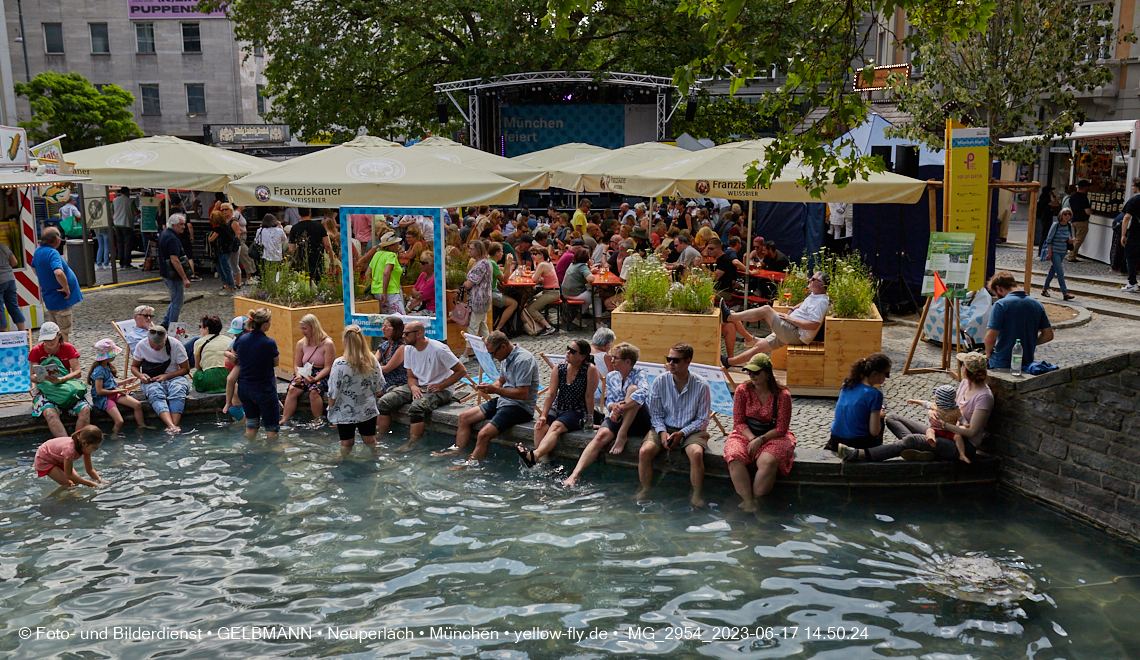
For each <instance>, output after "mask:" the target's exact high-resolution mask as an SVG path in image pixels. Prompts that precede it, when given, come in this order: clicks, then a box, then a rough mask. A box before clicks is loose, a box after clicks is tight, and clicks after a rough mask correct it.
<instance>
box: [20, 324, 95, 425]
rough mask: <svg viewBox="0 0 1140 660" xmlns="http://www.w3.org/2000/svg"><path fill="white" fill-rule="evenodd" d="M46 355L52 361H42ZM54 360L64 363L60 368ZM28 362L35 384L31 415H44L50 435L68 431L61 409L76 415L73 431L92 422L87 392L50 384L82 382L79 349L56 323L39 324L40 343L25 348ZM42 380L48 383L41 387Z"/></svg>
mask: <svg viewBox="0 0 1140 660" xmlns="http://www.w3.org/2000/svg"><path fill="white" fill-rule="evenodd" d="M49 358H54V359H53V360H51V361H52V364H51V365H44V364H43V363H44V362H47V361H48V360H49ZM55 360H59V362H60V363H61V364H62V365H63V367H62V369H61V368H60V367H59V365H56V364H55ZM28 362H30V363H31V364H32V383H34V384H35V385H36V390H35V394H34V395H33V396H32V417H43V419H44V421H45V422H47V425H48V429H49V430H50V431H51V434H52V437H54V438H62V437H64V436H66V435H67V434H68V433H67V429H66V428H65V427H64V425H63V422H62V421H60V414H61V413H67V414H69V415H74V416H75V430H76V431H79V429H81V428H83V427H84V426H87V425H88V424H90V423H91V404H90V403H88V402H87V397H86V395H83V396H78V395H77V393H76V392H72V391H69V389H70V387H72V386H65V387H64V388H58V387H52V386H59V385H64V384H65V383H68V382H70V381H79V382H80V383H82V382H83V381H82V380H81V379H82V377H83V370H82V369H81V368H80V367H79V351H77V350H75V347H74V346H72V345H71V344H69V343H67V342H66V341H64V340H63V334H62V333H61V332H60V329H59V326H58V325H57V324H55V323H53V322H51V321H47V322H46V323H44V324H43V325H42V326H40V343H38V344H36V345H35V346H33V347H32V350H31V351H29V352H28ZM37 367H41V368H37ZM41 383H45V384H48V385H47V386H46V387H42V388H41V387H40V384H41Z"/></svg>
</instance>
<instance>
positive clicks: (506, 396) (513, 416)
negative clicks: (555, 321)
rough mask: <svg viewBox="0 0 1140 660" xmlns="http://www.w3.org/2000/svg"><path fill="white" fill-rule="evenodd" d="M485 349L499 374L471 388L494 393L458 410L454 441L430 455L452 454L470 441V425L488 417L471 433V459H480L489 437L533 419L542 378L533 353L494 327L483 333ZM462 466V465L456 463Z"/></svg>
mask: <svg viewBox="0 0 1140 660" xmlns="http://www.w3.org/2000/svg"><path fill="white" fill-rule="evenodd" d="M486 345H487V352H489V353H490V354H491V357H492V358H494V359H495V360H499V361H500V362H501V364H502V367H501V368H500V369H499V378H498V380H496V381H495V382H493V383H491V384H489V385H476V386H475V390H476V391H477V392H479V393H480V394H484V395H492V394H493V395H495V397H494V398H493V399H490V400H489V401H487V402H486V403H484V404H483V405H481V406H475V407H473V408H468V409H467V410H464V411H463V412H462V413H460V414H459V424H458V430H457V431H456V432H455V444H453V445H451V446H450V447H448V448H447V449H444V450H443V451H437V452H433V453H432V456H454V455H456V454H458V453H459V452H461V451H463V449H464V448H465V447H467V443H469V442H471V427H472V426H474V425H475V424H477V423H479V422H481V421H483V420H489V421H488V422H487V423H486V424H484V425H483V428H481V429H479V434H478V435H477V436H476V437H475V449H473V450H471V458H470V460H472V461H481V460H483V459H484V458H485V457H486V456H487V448H488V447H489V446H490V444H491V440H492V439H494V438H496V437H498V436H499V434H501V433H505V432H506V431H507V430H509V429H510V428H511V427H512V426H515V425H518V424H522V423H524V422H532V421H534V407H535V405H536V404H537V402H538V390H539V389H541V388H542V382H541V381H540V380H539V377H538V362H537V361H536V360H535V359H534V354H533V353H531V352H530V351H528V350H526V349H525V348H523V347H521V346H519V345H518V344H512V343H511V340H509V339H507V336H506V335H505V334H503V333H502V332H499V331H498V330H496V331H495V332H492V333H491V334H490V335H488V336H487V344H486ZM457 467H463V466H457Z"/></svg>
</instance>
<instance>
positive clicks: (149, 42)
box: [135, 23, 157, 114]
mask: <svg viewBox="0 0 1140 660" xmlns="http://www.w3.org/2000/svg"><path fill="white" fill-rule="evenodd" d="M135 43H136V45H137V48H136V50H135V52H136V53H153V52H154V23H135ZM155 114H157V113H155Z"/></svg>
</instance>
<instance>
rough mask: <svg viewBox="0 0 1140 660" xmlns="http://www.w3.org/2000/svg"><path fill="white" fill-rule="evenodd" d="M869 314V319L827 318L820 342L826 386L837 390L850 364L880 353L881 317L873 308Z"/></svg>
mask: <svg viewBox="0 0 1140 660" xmlns="http://www.w3.org/2000/svg"><path fill="white" fill-rule="evenodd" d="M871 314H872V318H869V319H841V318H838V317H835V316H829V317H827V324H826V327H825V328H824V339H823V343H824V345H825V346H826V347H827V359H826V361H825V362H824V370H823V379H824V382H825V384H826V385H829V386H832V387H839V386H840V385H842V384H843V379H844V378H846V377H847V374H848V373H849V372H850V371H851V365H852V364H855V362H856V361H857V360H861V359H863V358H865V357H867V356H868V355H870V354H871V353H878V352H879V351H881V350H883V317H882V316H881V315H880V314H879V308H878V307H876V306H874V305H871Z"/></svg>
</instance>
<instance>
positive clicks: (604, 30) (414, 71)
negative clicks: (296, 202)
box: [200, 0, 705, 141]
mask: <svg viewBox="0 0 1140 660" xmlns="http://www.w3.org/2000/svg"><path fill="white" fill-rule="evenodd" d="M677 2H679V0H614V1H613V2H607V3H606V5H605V7H603V8H600V9H599V10H598V11H597V12H596V13H595V14H593V15H592V16H591V17H590V20H589V21H583V22H582V23H580V24H578V25H575V26H573V27H572V28H568V29H566V30H565V31H564V34H565V41H557V40H555V39H554V37H553V31H552V29H551V28H550V27H549V25H548V24H546V23H545V22H544V17H545V15H546V12H547V7H546V0H426V1H424V2H393V1H390V0H380V1H377V0H310V1H309V2H303V3H301V2H296V1H295V0H237V1H236V2H229V3H228V8H227V11H228V12H229V16H230V19H231V20H232V21H234V23H235V31H236V34H237V36H238V38H239V39H242V40H244V41H248V42H250V43H253V44H259V45H261V46H262V47H264V49H265V51H266V55H267V58H266V68H265V76H266V80H267V83H268V84H267V89H266V92H267V95H268V96H270V97H272V98H273V103H272V107H271V115H272V118H273V119H274V120H276V121H282V122H285V123H288V124H289V125H290V126H292V127H293V130H294V132H295V133H296V134H297V135H298V136H299V137H300V138H301V139H312V138H316V137H319V136H324V135H327V136H329V137H331V138H332V140H333V141H341V140H344V139H348V138H351V137H353V136H355V135H356V134H357V131H358V130H359V129H361V128H363V129H365V130H367V131H368V132H369V133H371V134H373V135H381V136H387V135H409V136H418V135H422V134H423V133H424V132H425V131H427V130H434V131H436V132H438V131H439V126H438V124H437V123H436V119H435V116H436V113H435V104H436V103H437V101H439V100H440V97H439V96H438V95H436V94H435V92H434V89H433V84H435V83H439V82H444V81H449V80H464V79H469V78H482V77H488V76H494V75H501V74H506V73H521V72H526V71H557V70H587V71H598V72H601V71H610V70H617V71H635V72H640V73H649V74H657V75H671V74H672V72H673V70H674V69H675V68H676V67H677V66H680V65H682V64H684V63H685V62H688V61H690V60H692V59H693V58H695V57H698V56H699V55H700V54H701V52H703V50H704V48H705V46H704V40H703V38H702V37H701V36H700V34H699V33H698V29H699V25H700V21H699V20H697V19H696V18H690V17H688V16H685V15H678V14H677V13H676V9H677V6H678V5H677ZM220 4H221V1H220V0H203V2H202V3H201V4H200V6H201V7H203V8H207V9H209V8H213V7H216V6H219V5H220ZM445 100H446V99H445ZM448 104H449V105H450V102H449V101H448ZM464 110H466V107H464ZM455 115H456V113H455V112H454V108H452V117H455Z"/></svg>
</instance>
